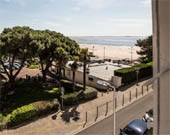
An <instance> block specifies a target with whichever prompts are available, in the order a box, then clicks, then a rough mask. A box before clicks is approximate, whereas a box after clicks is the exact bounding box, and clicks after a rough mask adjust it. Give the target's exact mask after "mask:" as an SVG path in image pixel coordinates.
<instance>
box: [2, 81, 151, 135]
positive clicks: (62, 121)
mask: <svg viewBox="0 0 170 135" xmlns="http://www.w3.org/2000/svg"><path fill="white" fill-rule="evenodd" d="M144 82H145V81H143V82H140V83H139V86H136V85H133V86H131V87H129V88H127V89H126V90H120V91H117V92H116V96H117V101H116V111H118V110H120V109H121V108H123V107H125V106H127V105H130V104H131V103H133V102H135V101H136V100H138V99H140V98H142V97H143V96H145V95H147V94H148V93H150V92H152V86H149V87H148V88H146V87H144V88H143V90H142V89H141V88H142V87H141V86H142V84H143V83H144ZM136 92H137V93H136ZM130 93H131V95H129V94H130ZM142 95H143V96H142ZM112 101H113V92H112V91H110V92H108V93H107V92H106V93H101V92H98V98H97V99H94V100H91V101H89V102H85V103H82V104H79V105H77V106H73V107H70V108H66V109H65V110H64V111H59V112H57V113H54V114H51V115H49V116H47V117H44V118H41V119H38V120H36V121H33V122H31V123H29V124H25V125H20V127H16V128H13V129H8V130H4V131H3V132H1V135H56V134H57V135H70V134H75V133H77V132H78V131H81V130H82V129H83V128H85V127H87V126H90V125H92V124H94V123H95V122H96V121H100V120H102V119H104V118H105V117H107V116H109V115H111V114H112V112H113V111H112V110H113V102H112ZM107 104H108V110H107ZM97 108H98V112H97ZM106 113H107V114H106Z"/></svg>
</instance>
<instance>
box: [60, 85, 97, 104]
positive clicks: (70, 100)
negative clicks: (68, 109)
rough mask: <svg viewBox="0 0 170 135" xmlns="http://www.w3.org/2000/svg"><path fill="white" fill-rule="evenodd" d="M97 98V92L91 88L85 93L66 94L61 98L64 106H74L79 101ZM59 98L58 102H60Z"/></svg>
mask: <svg viewBox="0 0 170 135" xmlns="http://www.w3.org/2000/svg"><path fill="white" fill-rule="evenodd" d="M96 97H97V90H96V89H94V88H91V87H87V89H86V90H85V91H83V90H81V91H78V92H73V93H67V94H65V95H64V96H63V103H64V105H75V104H77V103H79V102H80V101H88V100H91V99H94V98H96ZM61 100H62V99H61V97H60V102H61Z"/></svg>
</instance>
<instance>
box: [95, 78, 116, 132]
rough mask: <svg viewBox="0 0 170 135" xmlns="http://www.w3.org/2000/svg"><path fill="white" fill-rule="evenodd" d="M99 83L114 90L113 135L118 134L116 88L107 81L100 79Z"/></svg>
mask: <svg viewBox="0 0 170 135" xmlns="http://www.w3.org/2000/svg"><path fill="white" fill-rule="evenodd" d="M97 84H99V85H102V86H104V87H108V88H111V89H112V90H113V135H116V122H115V121H116V119H115V118H116V108H115V99H116V94H115V92H116V88H115V87H114V86H112V85H111V84H110V83H108V82H106V81H101V80H98V81H97Z"/></svg>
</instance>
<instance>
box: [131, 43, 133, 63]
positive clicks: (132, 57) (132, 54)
mask: <svg viewBox="0 0 170 135" xmlns="http://www.w3.org/2000/svg"><path fill="white" fill-rule="evenodd" d="M132 60H133V46H131V63H132Z"/></svg>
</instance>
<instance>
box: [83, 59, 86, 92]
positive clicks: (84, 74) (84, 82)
mask: <svg viewBox="0 0 170 135" xmlns="http://www.w3.org/2000/svg"><path fill="white" fill-rule="evenodd" d="M83 66H84V67H83V69H84V71H83V90H86V56H84V65H83Z"/></svg>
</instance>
